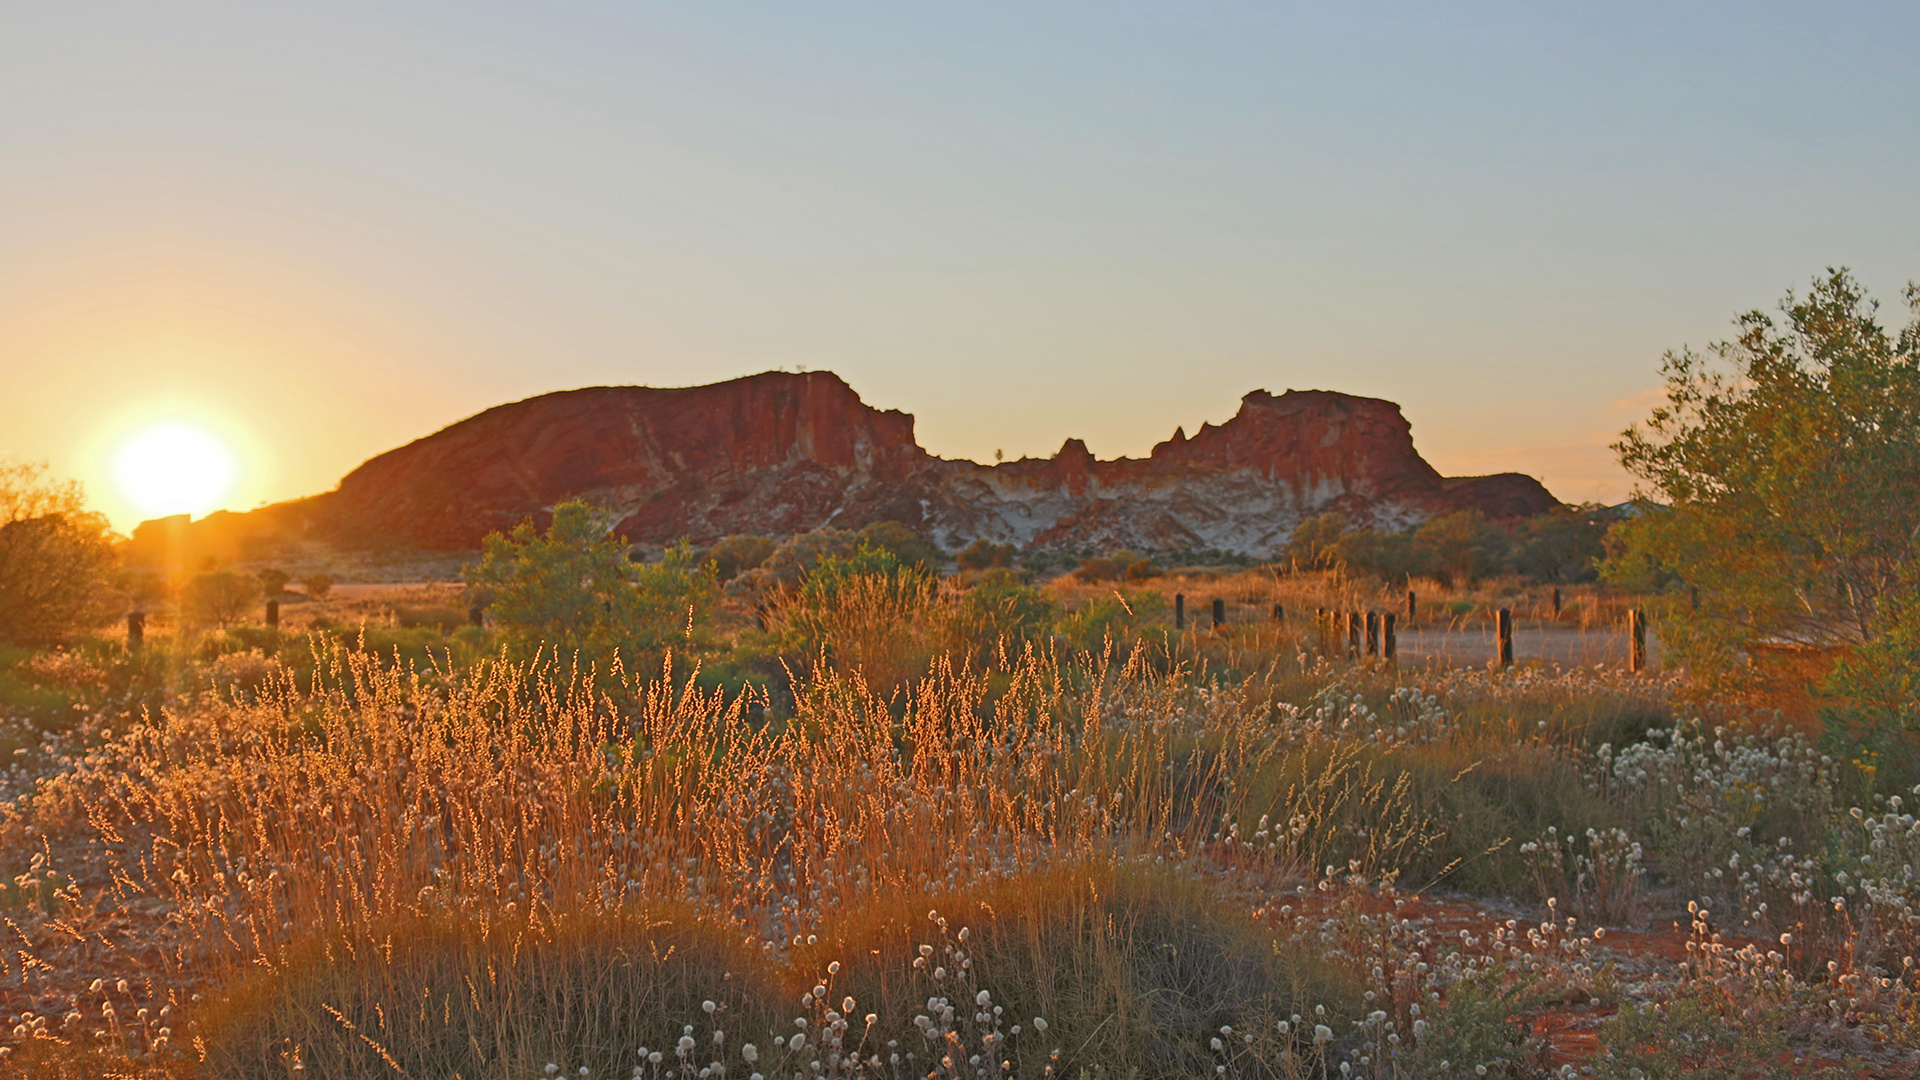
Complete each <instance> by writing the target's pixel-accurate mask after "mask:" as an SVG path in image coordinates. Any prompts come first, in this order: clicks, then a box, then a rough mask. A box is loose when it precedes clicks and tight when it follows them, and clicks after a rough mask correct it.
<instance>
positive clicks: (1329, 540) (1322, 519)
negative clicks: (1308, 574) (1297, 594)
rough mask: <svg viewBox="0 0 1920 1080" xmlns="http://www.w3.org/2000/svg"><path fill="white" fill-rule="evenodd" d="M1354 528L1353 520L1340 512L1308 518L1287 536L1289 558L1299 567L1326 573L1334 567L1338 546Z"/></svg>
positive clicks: (1330, 512)
mask: <svg viewBox="0 0 1920 1080" xmlns="http://www.w3.org/2000/svg"><path fill="white" fill-rule="evenodd" d="M1352 527H1353V521H1352V519H1350V518H1348V517H1347V515H1345V514H1342V513H1339V512H1337V511H1328V512H1327V513H1324V514H1321V515H1320V516H1319V517H1314V518H1308V519H1307V520H1306V521H1303V522H1301V523H1300V524H1299V525H1297V526H1295V527H1294V530H1293V535H1291V536H1289V537H1287V549H1286V556H1287V559H1288V560H1289V561H1291V562H1292V563H1293V564H1294V565H1295V566H1297V567H1300V568H1302V569H1307V570H1326V569H1330V568H1331V567H1332V566H1333V565H1334V554H1333V548H1334V545H1335V544H1337V543H1339V542H1340V538H1341V537H1343V536H1345V535H1347V532H1348V531H1349V530H1350V529H1351V528H1352Z"/></svg>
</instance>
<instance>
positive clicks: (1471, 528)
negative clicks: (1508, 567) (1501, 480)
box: [1413, 510, 1513, 588]
mask: <svg viewBox="0 0 1920 1080" xmlns="http://www.w3.org/2000/svg"><path fill="white" fill-rule="evenodd" d="M1413 543H1414V546H1415V547H1416V548H1418V549H1419V550H1420V552H1421V554H1422V556H1423V559H1422V561H1423V562H1424V563H1425V572H1426V573H1428V574H1431V575H1432V576H1433V577H1434V578H1436V579H1438V580H1439V581H1440V583H1441V584H1443V585H1445V586H1447V587H1448V588H1472V587H1473V586H1474V584H1475V583H1476V582H1478V581H1479V580H1480V579H1481V578H1483V577H1487V576H1489V575H1492V574H1496V573H1498V572H1499V571H1500V569H1501V568H1502V567H1503V566H1504V565H1505V564H1506V561H1507V556H1508V554H1509V552H1510V551H1511V549H1512V546H1513V541H1512V539H1511V538H1510V537H1508V536H1507V534H1506V533H1504V532H1502V531H1501V530H1500V529H1499V528H1497V527H1496V526H1494V525H1492V524H1490V523H1489V522H1488V521H1487V518H1486V515H1485V514H1482V513H1481V512H1480V511H1478V510H1457V511H1455V512H1453V513H1451V514H1443V515H1441V516H1440V517H1437V518H1433V519H1431V520H1429V521H1427V522H1426V523H1425V524H1423V525H1421V526H1420V527H1419V528H1418V529H1416V530H1414V534H1413Z"/></svg>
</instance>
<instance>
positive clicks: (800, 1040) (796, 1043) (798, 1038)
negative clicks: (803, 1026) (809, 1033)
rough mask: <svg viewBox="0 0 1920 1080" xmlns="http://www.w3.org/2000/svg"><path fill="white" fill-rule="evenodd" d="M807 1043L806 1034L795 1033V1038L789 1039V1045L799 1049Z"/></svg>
mask: <svg viewBox="0 0 1920 1080" xmlns="http://www.w3.org/2000/svg"><path fill="white" fill-rule="evenodd" d="M805 1045H807V1037H806V1036H805V1035H795V1036H794V1037H793V1038H791V1039H788V1040H787V1046H788V1047H789V1048H791V1049H794V1050H798V1049H800V1048H801V1047H803V1046H805Z"/></svg>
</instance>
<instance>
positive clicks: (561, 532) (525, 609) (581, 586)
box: [467, 500, 717, 667]
mask: <svg viewBox="0 0 1920 1080" xmlns="http://www.w3.org/2000/svg"><path fill="white" fill-rule="evenodd" d="M484 543H485V547H484V549H483V553H482V555H481V560H480V562H479V564H478V565H476V566H474V567H472V568H471V569H470V570H469V571H468V573H467V579H468V581H469V583H471V584H473V585H474V586H476V587H479V588H483V589H490V590H492V595H493V608H492V614H493V618H494V621H495V622H496V623H497V624H498V625H499V627H500V628H501V630H502V631H503V632H504V634H505V636H506V639H507V643H508V646H509V648H510V650H511V651H513V652H514V653H515V654H516V655H519V656H523V657H526V656H532V655H534V654H535V653H537V652H539V651H540V650H541V649H542V648H543V647H551V648H557V649H559V650H561V651H562V652H563V653H572V652H581V653H585V654H587V656H588V657H589V658H591V659H593V660H596V661H603V662H604V661H608V660H611V659H612V657H613V656H614V654H616V653H618V654H621V655H623V656H624V657H625V659H626V662H627V663H628V664H630V665H633V664H640V665H645V666H648V667H650V666H652V664H653V663H654V662H655V659H656V658H657V657H658V656H659V654H660V651H661V650H662V649H664V648H666V647H667V646H668V645H669V644H671V643H673V642H674V641H675V640H676V639H680V640H684V639H685V638H686V636H687V635H689V634H690V633H691V632H692V631H693V629H694V628H695V627H697V626H699V625H700V624H702V623H703V622H704V619H705V616H706V613H707V612H708V611H709V610H710V608H711V607H712V604H713V601H714V600H715V598H716V593H717V591H716V587H715V586H716V583H715V582H714V580H713V568H712V564H710V563H709V564H704V565H703V564H701V563H700V562H699V560H698V559H697V558H696V557H695V555H694V552H693V549H692V548H690V547H688V546H687V545H685V544H681V545H680V546H678V547H674V548H669V549H668V550H667V552H666V554H665V555H664V556H663V557H662V558H661V560H660V561H659V562H657V563H650V564H646V565H642V566H635V565H633V564H631V563H629V562H628V561H627V555H626V552H627V544H626V540H625V538H623V537H616V536H611V535H609V534H608V531H607V529H606V528H605V526H604V525H603V524H602V523H600V522H598V521H597V520H596V519H595V516H594V512H593V509H592V507H590V506H588V505H587V504H586V503H584V502H581V501H578V500H573V501H569V502H563V503H561V504H559V505H558V506H555V507H554V508H553V523H552V524H551V525H550V526H548V528H547V531H546V534H545V535H540V534H538V533H536V532H535V531H534V528H533V524H532V523H531V522H524V521H523V522H521V523H520V524H519V525H518V526H516V527H515V528H514V530H513V532H512V533H511V534H508V535H505V536H503V535H501V534H499V533H494V534H493V535H491V536H488V537H487V538H486V540H485V542H484Z"/></svg>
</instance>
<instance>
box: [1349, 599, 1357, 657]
mask: <svg viewBox="0 0 1920 1080" xmlns="http://www.w3.org/2000/svg"><path fill="white" fill-rule="evenodd" d="M1347 655H1348V656H1349V657H1351V658H1352V659H1355V660H1358V659H1360V613H1359V612H1357V611H1349V612H1347Z"/></svg>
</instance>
